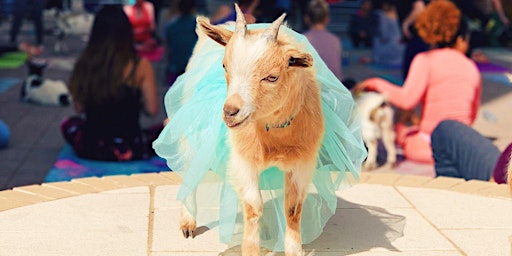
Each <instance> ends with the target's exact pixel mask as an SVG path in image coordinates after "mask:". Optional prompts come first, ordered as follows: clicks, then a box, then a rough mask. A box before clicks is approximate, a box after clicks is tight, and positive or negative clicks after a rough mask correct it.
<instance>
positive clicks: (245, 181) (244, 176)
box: [229, 155, 263, 256]
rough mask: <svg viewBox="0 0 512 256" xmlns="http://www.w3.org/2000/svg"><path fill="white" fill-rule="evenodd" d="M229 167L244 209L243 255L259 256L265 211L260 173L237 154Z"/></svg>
mask: <svg viewBox="0 0 512 256" xmlns="http://www.w3.org/2000/svg"><path fill="white" fill-rule="evenodd" d="M229 168H230V170H229V171H230V173H231V174H232V175H233V178H234V182H235V187H236V188H237V191H238V196H239V198H240V200H241V201H242V207H243V211H244V237H243V240H242V255H244V256H259V255H260V230H259V219H260V217H261V215H262V212H263V201H262V198H261V193H260V187H259V174H260V173H259V171H258V170H257V169H256V168H255V167H253V166H252V165H250V164H249V163H248V162H247V161H245V160H243V159H241V158H240V157H237V156H236V155H234V156H232V158H231V161H230V165H229Z"/></svg>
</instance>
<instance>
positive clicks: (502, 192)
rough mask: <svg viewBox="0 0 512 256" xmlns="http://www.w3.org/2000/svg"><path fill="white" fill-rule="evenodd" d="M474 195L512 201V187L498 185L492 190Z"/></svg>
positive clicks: (483, 190) (484, 190) (481, 191)
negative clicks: (511, 190) (511, 189)
mask: <svg viewBox="0 0 512 256" xmlns="http://www.w3.org/2000/svg"><path fill="white" fill-rule="evenodd" d="M474 193H475V194H478V195H482V196H488V197H496V198H503V199H512V193H511V192H510V187H509V186H508V185H507V184H496V185H495V186H493V187H491V188H488V189H482V190H478V191H475V192H474Z"/></svg>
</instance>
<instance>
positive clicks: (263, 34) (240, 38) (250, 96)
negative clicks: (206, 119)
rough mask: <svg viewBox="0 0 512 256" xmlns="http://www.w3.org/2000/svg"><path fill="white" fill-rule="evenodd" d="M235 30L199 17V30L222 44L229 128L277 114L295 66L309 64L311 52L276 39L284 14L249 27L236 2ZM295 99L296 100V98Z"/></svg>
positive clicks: (287, 97)
mask: <svg viewBox="0 0 512 256" xmlns="http://www.w3.org/2000/svg"><path fill="white" fill-rule="evenodd" d="M235 9H236V12H237V20H236V24H235V30H234V32H232V31H230V30H228V29H225V28H224V27H221V26H213V25H211V24H210V23H209V22H208V21H207V20H206V19H203V18H198V23H199V25H200V28H201V30H202V31H203V32H204V33H205V34H206V35H208V36H209V37H210V38H211V39H213V40H215V41H216V42H217V43H219V44H221V45H223V46H225V55H224V59H223V63H222V64H223V66H224V69H225V76H226V81H227V86H228V93H227V98H226V102H225V103H224V121H225V122H226V124H227V126H228V127H230V128H233V127H237V126H239V125H242V124H243V123H245V122H246V121H248V120H249V121H258V120H272V118H274V117H275V116H278V115H282V113H280V112H281V111H282V109H283V106H284V104H285V102H289V101H290V96H291V95H290V94H291V92H292V91H293V90H296V88H293V87H294V86H298V85H297V84H295V83H296V82H295V81H296V80H297V79H301V78H300V77H297V74H296V69H298V68H307V67H310V66H312V64H313V58H312V56H311V55H310V54H308V53H304V52H301V50H300V49H298V47H297V46H295V45H293V44H290V43H288V42H285V41H283V40H278V32H279V28H280V26H281V24H282V23H283V20H284V18H285V16H286V14H283V15H281V17H279V18H278V19H277V20H275V21H274V22H273V23H272V24H271V25H270V26H269V27H268V28H267V29H265V30H250V31H249V30H248V29H247V23H246V21H245V18H244V15H243V13H242V12H241V11H240V8H239V7H238V5H236V4H235ZM296 100H297V99H296Z"/></svg>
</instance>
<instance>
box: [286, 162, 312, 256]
mask: <svg viewBox="0 0 512 256" xmlns="http://www.w3.org/2000/svg"><path fill="white" fill-rule="evenodd" d="M315 167H316V162H312V163H309V164H304V165H297V167H295V168H292V169H291V170H287V172H286V173H285V200H284V212H285V214H286V234H285V238H284V252H285V255H286V256H299V255H303V253H302V238H301V235H300V219H301V215H302V204H303V203H304V199H305V198H306V195H307V190H308V186H309V184H310V183H311V179H312V177H313V173H314V170H315Z"/></svg>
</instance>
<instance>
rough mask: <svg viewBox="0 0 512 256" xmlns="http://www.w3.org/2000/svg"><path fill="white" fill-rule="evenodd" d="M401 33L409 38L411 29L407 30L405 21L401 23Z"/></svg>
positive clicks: (407, 26)
mask: <svg viewBox="0 0 512 256" xmlns="http://www.w3.org/2000/svg"><path fill="white" fill-rule="evenodd" d="M402 34H403V35H404V37H405V38H407V39H411V37H412V34H411V31H410V30H409V25H408V24H405V23H404V24H402Z"/></svg>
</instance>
